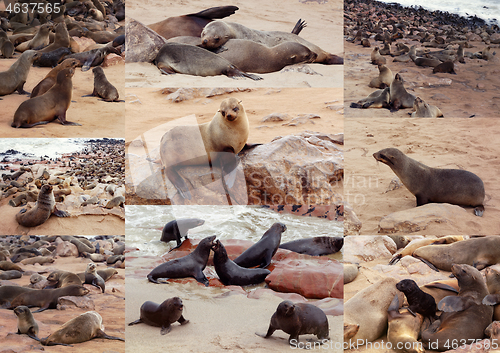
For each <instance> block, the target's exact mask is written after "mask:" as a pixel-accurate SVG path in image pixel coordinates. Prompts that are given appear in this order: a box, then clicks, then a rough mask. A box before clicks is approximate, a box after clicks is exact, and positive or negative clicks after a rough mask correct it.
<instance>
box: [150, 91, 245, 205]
mask: <svg viewBox="0 0 500 353" xmlns="http://www.w3.org/2000/svg"><path fill="white" fill-rule="evenodd" d="M248 132H249V123H248V118H247V115H246V113H245V109H244V108H243V105H242V104H241V101H238V100H237V99H236V98H227V99H224V100H223V101H222V102H221V104H220V108H219V110H218V111H217V112H216V113H215V115H214V117H213V118H212V120H211V121H210V122H209V123H205V124H200V125H198V126H176V127H174V128H173V129H171V130H170V131H168V132H167V133H165V135H163V137H162V138H161V141H160V157H161V162H162V165H163V167H164V168H165V173H166V175H167V177H168V179H169V180H170V182H171V183H172V184H173V185H174V186H175V188H176V189H177V191H178V192H179V194H180V195H181V196H182V197H183V198H187V199H190V198H191V193H190V192H189V188H188V185H187V184H186V182H185V181H184V179H183V178H182V177H181V176H180V175H179V173H178V171H177V170H178V169H179V167H183V166H187V165H208V163H212V165H214V162H215V160H216V159H217V162H220V163H221V164H222V162H221V161H222V160H223V159H224V158H225V156H224V155H221V156H217V157H215V155H216V153H217V152H230V153H234V154H236V153H238V152H240V151H241V150H242V149H243V147H244V146H245V144H246V142H247V139H248ZM200 134H201V139H200Z"/></svg>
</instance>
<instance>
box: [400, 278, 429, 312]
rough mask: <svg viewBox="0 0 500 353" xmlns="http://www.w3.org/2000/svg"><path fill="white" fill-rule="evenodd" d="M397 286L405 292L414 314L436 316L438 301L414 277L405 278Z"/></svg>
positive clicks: (409, 307)
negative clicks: (419, 285) (420, 286)
mask: <svg viewBox="0 0 500 353" xmlns="http://www.w3.org/2000/svg"><path fill="white" fill-rule="evenodd" d="M396 288H397V289H398V290H399V291H401V292H403V293H404V294H405V296H406V300H407V302H408V311H409V312H410V313H411V314H412V315H413V316H416V315H415V314H417V313H418V314H421V315H422V316H423V317H424V318H426V317H428V318H432V319H434V318H435V315H436V310H437V306H436V301H435V300H434V298H433V297H432V295H430V294H427V293H425V292H423V291H422V290H421V289H420V288H419V287H418V285H417V283H416V282H415V281H414V280H412V279H404V280H402V281H399V282H398V283H397V284H396Z"/></svg>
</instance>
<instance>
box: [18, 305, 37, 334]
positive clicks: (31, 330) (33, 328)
mask: <svg viewBox="0 0 500 353" xmlns="http://www.w3.org/2000/svg"><path fill="white" fill-rule="evenodd" d="M14 314H16V315H17V333H18V334H21V333H25V334H27V335H28V336H30V337H31V338H33V339H35V340H37V341H39V340H40V339H39V338H38V337H37V336H38V324H37V323H36V321H35V318H34V317H33V314H32V313H31V311H30V309H29V308H28V307H27V306H23V305H21V306H18V307H16V308H15V309H14Z"/></svg>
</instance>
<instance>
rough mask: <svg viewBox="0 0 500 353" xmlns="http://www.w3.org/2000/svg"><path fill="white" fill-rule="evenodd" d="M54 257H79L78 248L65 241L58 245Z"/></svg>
mask: <svg viewBox="0 0 500 353" xmlns="http://www.w3.org/2000/svg"><path fill="white" fill-rule="evenodd" d="M54 256H62V257H68V256H74V257H78V248H77V247H76V245H74V244H71V243H70V242H69V241H63V242H61V243H59V244H58V245H57V248H56V250H55V253H54Z"/></svg>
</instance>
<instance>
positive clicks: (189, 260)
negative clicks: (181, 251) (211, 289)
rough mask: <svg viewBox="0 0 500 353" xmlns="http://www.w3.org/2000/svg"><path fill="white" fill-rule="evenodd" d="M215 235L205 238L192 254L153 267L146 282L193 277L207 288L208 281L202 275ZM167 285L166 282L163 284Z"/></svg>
mask: <svg viewBox="0 0 500 353" xmlns="http://www.w3.org/2000/svg"><path fill="white" fill-rule="evenodd" d="M214 240H215V235H213V236H211V237H206V238H204V239H203V240H202V241H200V243H199V244H198V246H197V247H196V249H194V251H193V252H192V253H190V254H189V255H186V256H184V257H181V258H179V259H174V260H170V261H168V262H165V263H164V264H161V265H159V266H157V267H155V268H154V269H153V270H152V271H151V272H150V273H149V274H148V276H147V277H148V280H149V281H151V282H153V283H162V282H159V281H158V279H159V278H165V279H169V278H184V277H194V278H195V279H196V280H197V281H198V282H200V283H203V284H204V285H205V286H207V287H208V284H209V282H208V279H207V277H205V275H204V274H203V270H204V269H205V267H206V266H207V262H208V257H209V256H210V249H211V248H212V246H213V245H214V244H215V243H214ZM163 283H168V282H163Z"/></svg>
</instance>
